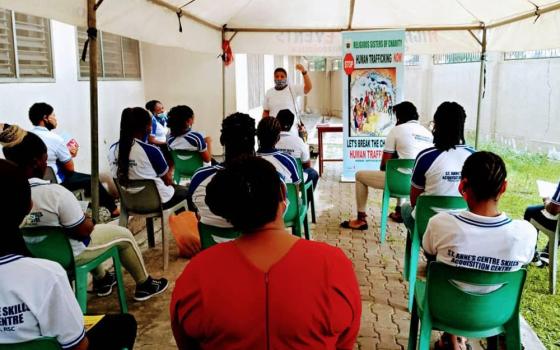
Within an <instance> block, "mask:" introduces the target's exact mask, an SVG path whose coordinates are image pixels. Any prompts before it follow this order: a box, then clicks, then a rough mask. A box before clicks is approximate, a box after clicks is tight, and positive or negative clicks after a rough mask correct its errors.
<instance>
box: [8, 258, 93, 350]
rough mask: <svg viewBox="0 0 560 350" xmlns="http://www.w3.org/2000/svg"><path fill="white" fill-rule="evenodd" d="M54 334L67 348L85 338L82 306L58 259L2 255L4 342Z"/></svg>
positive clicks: (17, 341) (14, 341)
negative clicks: (57, 261)
mask: <svg viewBox="0 0 560 350" xmlns="http://www.w3.org/2000/svg"><path fill="white" fill-rule="evenodd" d="M40 337H54V338H56V340H57V341H58V343H59V344H60V345H61V347H62V348H63V349H68V348H71V347H73V346H76V345H77V344H78V343H80V342H81V341H82V339H83V338H84V337H85V330H84V321H83V316H82V311H81V310H80V306H79V305H78V302H77V301H76V297H75V296H74V293H73V292H72V289H71V288H70V283H68V277H67V276H66V271H64V269H63V268H62V267H61V266H60V265H59V264H58V263H56V262H53V261H49V260H44V259H35V258H26V257H23V256H21V255H13V254H10V255H4V256H0V344H12V343H21V342H25V341H29V340H33V339H37V338H40Z"/></svg>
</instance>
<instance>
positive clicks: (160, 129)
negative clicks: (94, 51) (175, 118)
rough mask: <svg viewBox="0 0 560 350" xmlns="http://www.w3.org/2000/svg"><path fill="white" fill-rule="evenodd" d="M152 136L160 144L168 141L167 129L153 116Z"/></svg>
mask: <svg viewBox="0 0 560 350" xmlns="http://www.w3.org/2000/svg"><path fill="white" fill-rule="evenodd" d="M150 135H152V136H154V137H155V138H156V140H157V141H159V142H165V141H166V140H167V128H166V127H165V126H163V125H161V124H160V122H158V120H157V119H156V117H154V116H152V132H151V133H150Z"/></svg>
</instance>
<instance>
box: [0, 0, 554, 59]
mask: <svg viewBox="0 0 560 350" xmlns="http://www.w3.org/2000/svg"><path fill="white" fill-rule="evenodd" d="M158 3H159V4H158ZM162 5H169V6H167V7H165V6H162ZM0 7H4V8H9V9H12V10H15V11H20V12H25V13H29V14H33V15H39V16H43V17H48V18H52V19H55V20H59V21H61V22H65V23H70V24H74V25H85V22H86V0H48V1H45V0H25V1H22V0H0ZM178 8H181V9H182V11H183V16H182V18H181V25H182V27H183V32H179V30H178V29H179V23H178V19H177V14H176V13H175V12H174V9H178ZM535 11H544V12H546V13H542V14H541V15H540V16H538V19H537V20H536V21H535V19H536V18H537V16H536V15H537V14H538V13H537V14H536V13H535ZM97 15H98V28H99V29H101V30H105V31H109V32H113V33H116V34H121V35H125V36H129V37H132V38H135V39H139V40H142V41H145V42H150V43H154V44H160V45H165V46H177V47H184V48H187V49H190V50H194V51H202V52H218V51H219V50H220V42H221V35H222V33H221V28H222V27H223V26H226V28H227V29H228V33H227V35H226V37H227V38H230V37H231V36H232V35H233V33H235V32H237V34H236V36H235V38H234V39H233V41H232V47H233V50H234V52H244V53H269V54H293V55H323V56H336V55H339V54H340V52H341V48H340V47H341V34H340V32H341V31H343V30H347V29H351V30H366V29H395V28H397V29H398V28H403V29H407V42H406V44H407V52H408V53H446V52H467V51H478V50H480V44H479V43H478V42H477V40H476V39H475V36H476V37H477V38H478V39H479V40H480V38H481V32H482V30H480V28H482V26H483V25H485V26H487V28H488V32H487V35H488V36H487V37H488V50H490V51H492V50H495V51H507V50H531V49H546V48H559V47H560V1H558V0H555V1H553V0H499V1H498V0H392V1H386V0H194V1H192V0H104V1H103V3H102V4H101V5H100V7H99V9H98V11H97ZM521 15H527V16H529V15H531V16H530V17H527V18H525V19H522V20H519V21H515V22H513V23H508V24H506V25H503V26H498V27H494V25H496V24H499V23H501V22H503V21H507V20H509V19H512V18H516V17H518V16H521ZM452 28H458V29H459V30H451V29H452ZM466 29H471V32H472V34H471V33H469V31H468V30H466ZM473 34H474V35H473Z"/></svg>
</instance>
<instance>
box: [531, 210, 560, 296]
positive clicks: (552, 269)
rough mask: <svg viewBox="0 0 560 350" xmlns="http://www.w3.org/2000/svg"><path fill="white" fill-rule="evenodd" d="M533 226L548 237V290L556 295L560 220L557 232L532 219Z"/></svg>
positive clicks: (559, 220)
mask: <svg viewBox="0 0 560 350" xmlns="http://www.w3.org/2000/svg"><path fill="white" fill-rule="evenodd" d="M531 224H533V226H535V228H536V229H537V230H539V231H540V232H542V233H544V234H546V235H547V236H548V254H549V260H548V261H549V265H548V290H549V291H550V294H556V278H557V276H558V240H559V239H560V218H559V219H558V223H557V224H556V230H555V231H551V230H549V229H547V228H546V227H544V226H542V225H541V224H539V223H538V222H537V221H535V220H533V219H531Z"/></svg>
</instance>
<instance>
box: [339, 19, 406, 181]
mask: <svg viewBox="0 0 560 350" xmlns="http://www.w3.org/2000/svg"><path fill="white" fill-rule="evenodd" d="M404 39H405V32H404V30H387V31H370V32H345V33H342V40H343V50H344V52H343V53H342V55H343V57H344V61H343V65H344V72H345V75H346V76H345V77H344V78H343V79H342V84H343V87H342V92H343V129H344V130H343V132H344V147H343V152H344V153H343V159H344V163H343V164H344V165H343V172H342V181H354V176H355V174H356V172H357V171H358V170H378V169H379V165H380V164H381V157H382V155H383V146H384V145H385V137H386V136H387V134H388V133H389V131H390V130H391V128H392V127H393V126H394V125H395V123H396V117H395V114H394V113H393V106H394V105H395V104H397V103H399V102H400V101H401V100H402V87H403V86H404V84H403V72H404V69H403V68H404V65H403V61H404Z"/></svg>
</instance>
